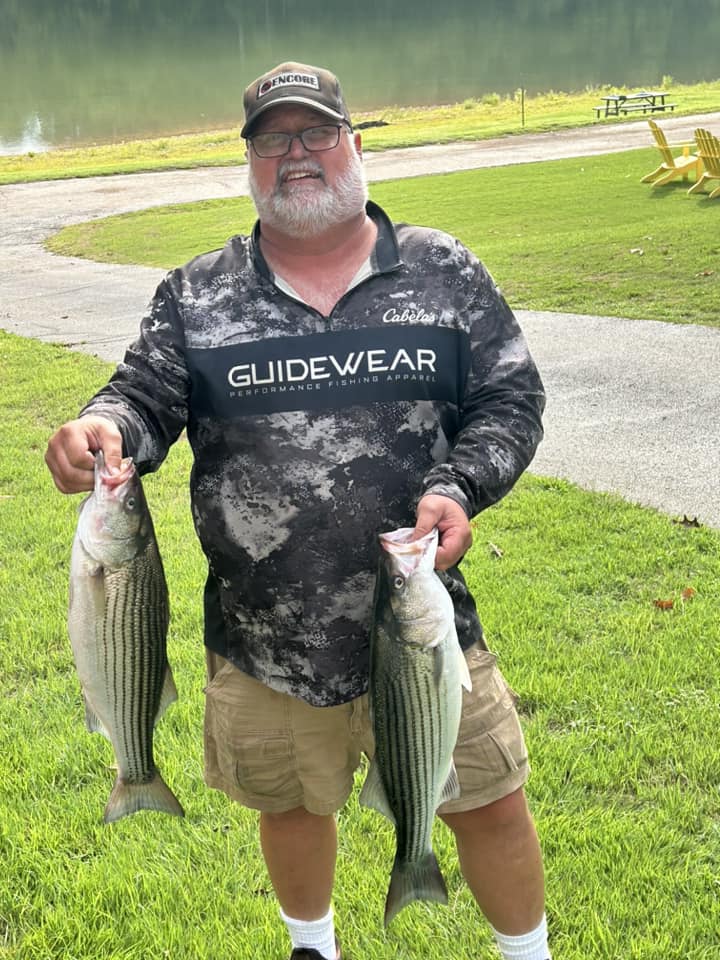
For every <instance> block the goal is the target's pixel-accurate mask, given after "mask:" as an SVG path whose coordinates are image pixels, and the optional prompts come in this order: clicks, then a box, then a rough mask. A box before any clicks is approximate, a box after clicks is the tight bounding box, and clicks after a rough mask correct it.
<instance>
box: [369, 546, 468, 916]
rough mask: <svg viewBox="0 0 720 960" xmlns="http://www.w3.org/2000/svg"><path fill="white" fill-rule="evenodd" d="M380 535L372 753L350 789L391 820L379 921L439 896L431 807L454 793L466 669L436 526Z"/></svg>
mask: <svg viewBox="0 0 720 960" xmlns="http://www.w3.org/2000/svg"><path fill="white" fill-rule="evenodd" d="M412 535H413V530H412V529H411V528H403V529H401V530H396V531H394V532H393V533H384V534H381V535H380V545H381V548H382V556H381V561H380V566H379V571H378V578H377V586H376V591H375V608H374V618H373V629H372V635H371V640H370V691H369V699H370V712H371V717H372V724H373V732H374V735H375V754H374V756H373V758H372V761H371V764H370V769H369V771H368V775H367V779H366V781H365V783H364V785H363V789H362V792H361V794H360V801H361V803H363V804H364V805H365V806H368V807H373V808H374V809H376V810H378V811H379V812H380V813H382V814H384V815H385V816H386V817H387V818H388V819H389V820H390V821H391V822H392V823H394V824H395V834H396V854H395V863H394V864H393V869H392V874H391V877H390V886H389V889H388V894H387V899H386V903H385V926H387V925H388V924H389V923H390V921H391V920H392V919H393V917H395V916H396V915H397V914H398V913H399V912H400V911H401V910H402V909H403V907H405V906H407V904H409V903H411V902H412V901H413V900H436V901H438V902H440V903H447V888H446V886H445V880H444V879H443V876H442V873H441V872H440V867H439V865H438V862H437V859H436V858H435V854H434V852H433V849H432V844H431V834H432V826H433V820H434V817H435V811H436V810H437V808H438V806H439V805H440V804H441V803H443V802H444V801H446V800H450V799H455V798H456V797H457V796H458V795H459V792H460V788H459V785H458V781H457V775H456V773H455V766H454V764H453V759H452V755H453V750H454V748H455V742H456V740H457V733H458V728H459V726H460V711H461V705H462V687H463V686H465V687H466V688H467V689H468V690H469V689H470V674H469V671H468V667H467V663H466V661H465V657H464V655H463V653H462V650H461V649H460V644H459V642H458V638H457V633H456V631H455V614H454V609H453V604H452V600H451V599H450V595H449V594H448V592H447V590H446V589H445V587H444V586H443V584H442V581H441V580H440V578H439V577H438V575H437V574H436V573H435V569H434V566H435V554H436V552H437V544H438V532H437V530H433V531H432V532H431V533H428V534H426V535H425V536H424V537H421V538H419V539H418V540H412V539H411V537H412Z"/></svg>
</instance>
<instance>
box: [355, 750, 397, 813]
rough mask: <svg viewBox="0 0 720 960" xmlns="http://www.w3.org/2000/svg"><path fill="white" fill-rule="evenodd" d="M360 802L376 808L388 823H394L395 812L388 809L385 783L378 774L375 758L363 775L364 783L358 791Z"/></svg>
mask: <svg viewBox="0 0 720 960" xmlns="http://www.w3.org/2000/svg"><path fill="white" fill-rule="evenodd" d="M360 803H361V804H362V805H363V806H364V807H371V808H372V809H373V810H377V812H378V813H381V814H382V815H383V816H384V817H387V818H388V820H389V821H390V823H392V824H393V825H394V824H395V814H394V813H393V812H392V810H391V809H390V804H389V803H388V798H387V794H386V793H385V785H384V784H383V782H382V777H381V776H380V764H379V763H378V762H377V761H376V760H371V761H370V769H369V770H368V772H367V776H366V777H365V783H364V784H363V787H362V790H361V791H360Z"/></svg>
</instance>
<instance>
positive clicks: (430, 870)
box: [385, 850, 448, 927]
mask: <svg viewBox="0 0 720 960" xmlns="http://www.w3.org/2000/svg"><path fill="white" fill-rule="evenodd" d="M413 900H434V901H436V902H437V903H447V902H448V894H447V887H446V886H445V880H444V879H443V875H442V873H441V872H440V866H439V865H438V862H437V859H436V857H435V854H434V853H433V852H432V850H430V851H428V853H426V854H425V856H424V857H423V858H422V859H421V860H419V861H417V863H402V862H401V861H399V860H397V859H396V860H395V863H394V865H393V870H392V874H391V876H390V887H389V889H388V894H387V900H386V901H385V926H386V927H387V925H388V924H389V923H390V921H391V920H392V919H393V917H395V916H397V914H398V913H400V911H401V910H402V909H403V907H406V906H407V905H408V904H409V903H412V902H413Z"/></svg>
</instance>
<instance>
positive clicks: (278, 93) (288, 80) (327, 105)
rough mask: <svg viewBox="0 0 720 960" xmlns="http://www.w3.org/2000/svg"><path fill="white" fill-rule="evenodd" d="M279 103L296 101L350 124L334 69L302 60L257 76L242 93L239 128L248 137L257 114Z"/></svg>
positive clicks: (242, 134) (241, 133)
mask: <svg viewBox="0 0 720 960" xmlns="http://www.w3.org/2000/svg"><path fill="white" fill-rule="evenodd" d="M278 103H297V104H300V105H301V106H304V107H312V109H313V110H319V111H320V113H324V114H325V115H326V116H328V117H331V118H332V119H333V120H339V121H342V122H344V123H347V125H348V126H349V127H352V122H351V120H350V113H349V111H348V108H347V106H346V104H345V100H344V98H343V94H342V90H341V89H340V83H339V82H338V78H337V77H336V76H335V74H334V73H330V71H329V70H324V69H323V68H322V67H311V66H308V64H305V63H294V62H288V63H281V64H279V65H278V66H277V67H274V68H273V69H272V70H270V71H268V73H264V74H263V75H262V76H261V77H258V79H257V80H253V82H252V83H251V84H250V86H249V87H247V89H246V90H245V93H244V95H243V107H244V108H245V124H244V126H243V128H242V130H241V131H240V136H241V137H247V136H248V135H249V133H250V128H251V127H252V125H253V123H255V121H256V120H257V118H258V117H259V116H260V115H261V114H263V113H265V111H266V110H267V109H268V108H269V107H274V106H275V105H276V104H278Z"/></svg>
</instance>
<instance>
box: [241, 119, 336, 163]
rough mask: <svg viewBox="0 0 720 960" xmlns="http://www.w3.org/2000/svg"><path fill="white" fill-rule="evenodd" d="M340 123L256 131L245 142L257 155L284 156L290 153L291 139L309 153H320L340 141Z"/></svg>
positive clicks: (264, 156)
mask: <svg viewBox="0 0 720 960" xmlns="http://www.w3.org/2000/svg"><path fill="white" fill-rule="evenodd" d="M342 128H343V124H341V123H338V124H336V123H323V124H322V126H320V127H308V128H307V129H306V130H301V131H300V132H299V133H276V132H274V131H272V132H268V133H256V134H255V136H254V137H247V138H246V139H247V142H248V143H250V144H252V148H253V150H254V151H255V153H256V154H257V155H258V157H263V158H268V157H284V156H285V154H286V153H290V148H291V147H292V142H293V140H299V141H300V143H301V144H302V145H303V146H304V147H305V149H306V150H308V151H309V152H310V153H322V151H323V150H333V149H334V148H335V147H336V146H337V145H338V143H340V131H341V130H342Z"/></svg>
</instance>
